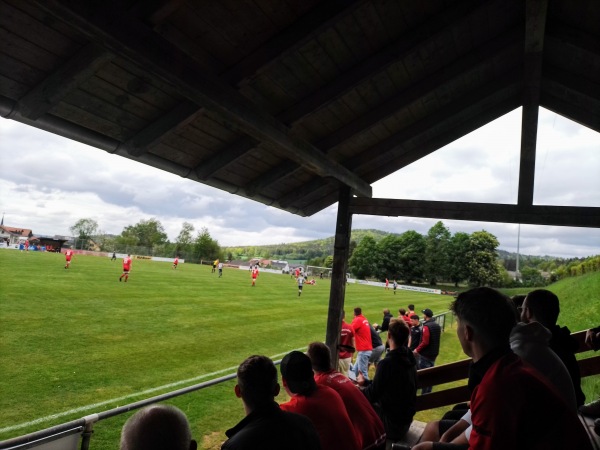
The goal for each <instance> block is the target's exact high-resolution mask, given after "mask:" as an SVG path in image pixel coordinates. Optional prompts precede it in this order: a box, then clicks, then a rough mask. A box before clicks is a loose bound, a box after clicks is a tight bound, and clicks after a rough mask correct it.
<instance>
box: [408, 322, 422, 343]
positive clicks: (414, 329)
mask: <svg viewBox="0 0 600 450" xmlns="http://www.w3.org/2000/svg"><path fill="white" fill-rule="evenodd" d="M422 336H423V328H422V327H421V320H420V319H419V316H417V315H416V314H413V315H412V316H410V338H409V340H408V348H409V349H411V350H412V351H413V352H414V351H415V349H416V348H417V347H418V346H419V344H420V343H421V337H422Z"/></svg>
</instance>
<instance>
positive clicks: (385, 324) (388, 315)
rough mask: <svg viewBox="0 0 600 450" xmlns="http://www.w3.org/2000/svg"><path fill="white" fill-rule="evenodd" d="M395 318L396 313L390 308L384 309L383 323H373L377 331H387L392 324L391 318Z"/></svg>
mask: <svg viewBox="0 0 600 450" xmlns="http://www.w3.org/2000/svg"><path fill="white" fill-rule="evenodd" d="M393 318H394V315H393V314H392V313H391V312H390V310H389V309H388V308H385V309H384V310H383V319H382V320H381V325H377V324H376V323H374V324H373V326H374V327H375V330H377V331H387V330H388V327H389V326H390V320H391V319H393Z"/></svg>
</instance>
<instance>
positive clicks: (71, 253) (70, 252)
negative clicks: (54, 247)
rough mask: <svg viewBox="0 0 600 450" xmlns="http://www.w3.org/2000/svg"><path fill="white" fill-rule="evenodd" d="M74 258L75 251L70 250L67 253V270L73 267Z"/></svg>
mask: <svg viewBox="0 0 600 450" xmlns="http://www.w3.org/2000/svg"><path fill="white" fill-rule="evenodd" d="M72 257H73V250H71V249H69V250H67V251H66V252H65V261H66V263H65V269H68V268H69V267H70V266H71V258H72Z"/></svg>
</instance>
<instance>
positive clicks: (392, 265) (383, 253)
mask: <svg viewBox="0 0 600 450" xmlns="http://www.w3.org/2000/svg"><path fill="white" fill-rule="evenodd" d="M364 239H366V238H364ZM364 239H363V240H364ZM361 243H362V242H361ZM357 250H358V249H357ZM401 250H402V243H401V239H400V236H397V235H394V234H388V235H387V236H385V237H384V238H383V239H381V240H380V241H379V242H378V243H377V246H376V251H375V252H374V257H375V258H376V261H377V264H376V268H377V269H376V271H375V276H377V278H378V279H380V280H384V279H385V278H390V279H392V278H398V277H399V276H400V272H401V271H402V269H401V265H400V252H401ZM355 251H356V250H355Z"/></svg>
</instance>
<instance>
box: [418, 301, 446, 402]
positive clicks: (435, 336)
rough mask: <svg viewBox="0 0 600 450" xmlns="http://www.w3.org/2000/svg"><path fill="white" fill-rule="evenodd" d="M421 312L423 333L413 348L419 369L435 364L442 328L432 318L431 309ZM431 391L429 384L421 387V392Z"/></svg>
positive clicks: (427, 392)
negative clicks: (418, 342)
mask: <svg viewBox="0 0 600 450" xmlns="http://www.w3.org/2000/svg"><path fill="white" fill-rule="evenodd" d="M422 312H423V317H424V321H423V333H422V335H421V342H420V344H419V345H418V346H417V348H415V350H414V353H415V356H418V358H417V359H418V361H419V363H418V369H419V370H420V369H428V368H429V367H433V366H434V365H435V359H436V358H437V356H438V354H439V353H440V339H441V335H442V328H441V327H440V325H439V324H438V323H437V322H436V321H435V320H433V311H431V309H429V308H425V309H424V310H423V311H422ZM431 391H432V387H431V386H424V387H423V388H422V389H421V394H429V393H430V392H431Z"/></svg>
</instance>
